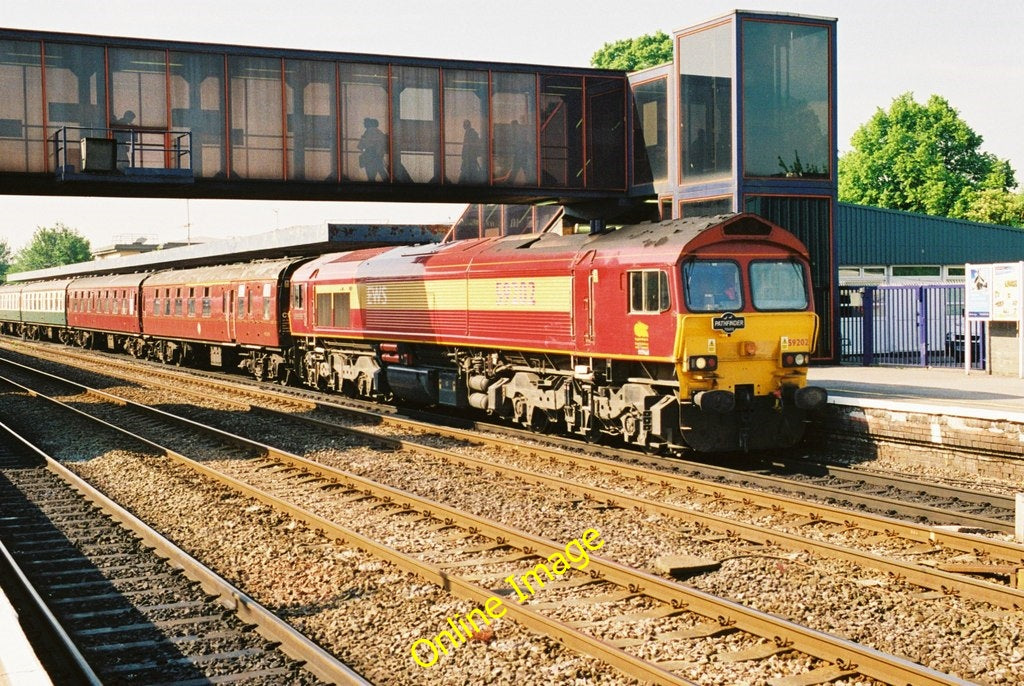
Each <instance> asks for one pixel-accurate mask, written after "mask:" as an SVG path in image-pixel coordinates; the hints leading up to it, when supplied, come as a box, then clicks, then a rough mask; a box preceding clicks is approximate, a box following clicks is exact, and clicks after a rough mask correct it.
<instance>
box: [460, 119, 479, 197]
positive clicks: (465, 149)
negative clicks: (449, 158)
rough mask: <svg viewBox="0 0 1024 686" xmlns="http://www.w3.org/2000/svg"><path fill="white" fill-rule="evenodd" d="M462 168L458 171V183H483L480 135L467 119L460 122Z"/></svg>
mask: <svg viewBox="0 0 1024 686" xmlns="http://www.w3.org/2000/svg"><path fill="white" fill-rule="evenodd" d="M462 128H463V130H464V133H463V135H462V168H461V170H460V171H459V183H479V182H481V181H483V176H484V174H483V169H482V168H481V167H480V157H481V156H482V153H483V150H482V148H481V145H480V134H478V133H477V132H476V129H474V128H473V125H472V124H471V123H470V121H469V120H468V119H466V120H464V121H463V122H462Z"/></svg>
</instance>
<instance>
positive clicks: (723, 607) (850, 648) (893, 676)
mask: <svg viewBox="0 0 1024 686" xmlns="http://www.w3.org/2000/svg"><path fill="white" fill-rule="evenodd" d="M41 374H43V375H45V376H50V377H53V375H51V374H48V373H46V372H41ZM60 381H61V382H63V383H66V384H70V385H72V386H77V387H80V388H82V389H83V390H90V391H95V392H97V393H100V394H102V395H104V396H109V395H112V394H108V393H106V392H104V391H97V389H89V388H88V387H86V386H84V385H82V384H78V383H75V382H72V381H68V380H63V379H60ZM36 395H39V396H40V397H45V398H47V399H49V400H50V401H51V402H54V403H56V404H59V405H62V406H64V407H68V406H67V405H65V404H64V403H61V402H60V401H58V400H56V399H53V398H49V397H48V396H45V395H42V394H38V393H36ZM114 398H116V402H119V403H124V404H126V405H131V406H133V407H134V408H136V409H140V410H144V411H148V412H151V413H154V414H158V415H161V416H162V417H163V418H164V419H165V420H167V421H173V422H176V423H179V424H184V425H186V426H189V427H190V428H193V429H196V430H200V431H203V432H205V433H208V434H213V435H216V436H218V437H219V438H220V439H221V440H225V441H229V442H232V443H235V444H237V445H246V446H248V447H250V448H252V449H254V450H256V451H257V452H259V453H260V454H262V455H264V456H266V457H267V458H269V459H274V460H279V461H282V462H284V463H286V464H291V465H296V466H301V467H302V468H303V469H304V471H306V472H309V473H310V474H312V475H315V476H319V477H320V478H322V479H324V480H326V481H329V482H331V483H335V484H340V483H341V482H343V481H344V482H346V483H347V485H348V487H349V488H351V489H353V490H361V491H362V492H364V493H366V494H368V495H372V496H373V497H375V498H378V499H380V500H382V501H384V502H389V503H395V504H398V505H399V506H400V507H401V508H402V509H406V510H414V511H415V510H419V511H421V512H422V513H423V515H424V516H425V517H430V518H433V519H439V520H442V521H445V522H446V523H447V522H453V523H456V522H460V523H461V524H460V527H461V528H463V529H465V530H467V531H469V532H472V533H478V534H483V535H484V536H487V537H489V538H492V539H494V540H495V541H496V542H498V543H501V544H508V545H513V546H515V547H518V548H521V549H523V550H524V552H529V553H532V554H537V555H539V556H541V557H548V556H549V555H553V554H555V553H560V552H561V551H562V546H561V544H558V543H555V542H553V541H549V540H547V539H544V538H541V537H539V536H535V535H533V534H530V533H527V532H524V531H521V530H518V529H515V528H514V527H509V526H506V525H504V524H501V523H499V522H496V521H493V520H490V519H487V518H484V517H479V516H475V515H471V514H468V513H465V512H463V511H460V510H457V509H455V508H452V507H450V506H447V505H444V504H442V503H437V502H435V501H431V500H428V499H425V498H421V497H419V496H416V495H414V494H412V493H409V492H406V491H402V490H400V489H396V488H392V487H390V486H385V485H382V484H378V483H376V482H373V481H370V480H368V479H364V478H362V477H359V476H357V475H355V474H351V473H348V472H345V471H343V470H338V469H334V468H331V467H327V466H325V465H322V464H319V463H316V462H313V461H311V460H308V459H306V458H303V457H301V456H298V455H294V454H291V453H288V452H286V451H281V450H278V449H276V448H273V447H271V446H268V445H265V444H262V443H258V442H256V441H250V440H248V439H245V438H243V437H241V436H236V435H233V434H230V433H228V432H225V431H222V430H220V429H216V428H214V427H209V426H205V425H203V424H200V423H198V422H194V421H192V420H189V419H186V418H183V417H178V416H177V415H174V414H171V413H168V412H165V411H163V410H159V409H156V408H152V407H148V406H146V405H141V404H139V403H135V402H132V401H128V400H125V399H123V398H117V396H114ZM69 409H71V410H73V411H75V412H79V413H81V414H83V415H84V416H86V417H89V418H90V419H91V420H92V421H95V422H98V423H100V424H102V425H105V426H108V427H110V428H112V429H114V430H116V431H118V432H120V433H122V434H124V435H126V436H130V437H132V438H133V439H135V440H138V441H141V442H143V443H144V444H147V445H149V446H150V447H152V448H153V449H155V450H157V451H159V452H161V453H163V454H165V455H167V456H168V457H171V458H172V459H175V460H177V461H180V462H182V463H183V464H186V465H188V466H189V467H190V468H193V469H195V470H197V471H199V472H201V473H203V474H206V475H207V476H209V477H211V478H214V479H217V480H218V481H220V482H222V483H224V484H226V485H230V486H231V487H232V488H234V489H236V490H238V491H239V492H242V493H244V494H245V495H248V496H250V497H253V498H256V499H258V500H260V501H261V502H265V503H267V504H268V505H272V506H274V507H282V508H284V511H286V512H288V513H289V514H290V515H291V516H294V517H296V518H297V519H299V520H300V521H303V522H305V523H307V524H308V525H309V526H311V527H313V528H315V529H320V530H323V531H325V532H329V533H331V534H332V535H333V536H335V537H337V538H339V539H341V540H343V541H344V540H355V541H357V542H358V543H357V545H358V544H364V543H365V544H366V545H370V544H371V543H372V541H369V540H368V539H366V538H365V537H362V536H360V535H359V534H357V533H356V532H354V531H351V530H349V529H347V528H345V527H341V526H339V525H337V524H336V523H334V522H331V521H330V520H327V519H324V518H322V517H319V516H318V515H315V514H313V513H311V512H308V511H305V510H303V509H302V508H299V507H297V506H294V505H292V504H290V503H286V502H285V501H283V500H280V499H278V498H276V497H275V496H272V495H270V494H267V493H264V492H262V491H260V490H259V489H256V488H254V487H251V486H248V485H247V484H244V483H242V482H240V481H238V480H236V479H234V478H233V477H230V476H228V475H225V474H221V473H220V472H218V471H216V470H214V469H212V468H210V467H208V466H206V465H203V464H201V463H199V462H197V461H195V460H192V459H191V458H188V457H186V456H184V455H181V454H180V453H177V452H175V451H173V450H170V449H169V448H165V447H163V446H160V445H159V444H156V443H154V442H152V441H149V440H148V439H146V438H144V437H142V436H138V435H137V434H134V433H132V432H130V431H127V430H125V429H121V428H120V427H117V426H115V425H112V424H110V423H108V422H105V421H103V420H99V419H97V418H95V417H92V416H91V415H88V414H87V413H84V412H81V411H79V410H77V409H76V408H69ZM373 545H374V546H375V547H376V546H378V545H379V544H373ZM382 554H383V550H382ZM390 554H391V555H393V556H394V557H393V558H389V559H393V561H395V562H396V563H408V562H412V563H413V564H414V567H415V569H413V568H409V569H410V571H416V573H418V574H420V573H421V572H420V571H417V570H423V571H424V572H429V573H430V576H428V577H425V578H428V579H429V580H430V581H432V582H434V583H440V584H441V585H442V587H443V588H452V587H459V588H462V585H461V584H459V583H457V577H453V576H452V575H450V574H448V573H447V572H444V571H443V570H442V569H441V568H440V567H437V566H435V565H431V564H429V563H426V562H423V561H420V560H417V559H416V558H412V557H411V556H408V555H405V554H404V553H401V552H399V551H394V550H392V551H391V553H390ZM406 558H408V559H406ZM591 564H592V565H593V571H592V574H595V573H596V574H597V575H599V576H600V578H601V579H602V580H605V581H609V582H611V583H614V584H617V585H619V586H622V587H624V588H628V589H630V590H631V591H633V592H635V593H642V594H644V595H646V596H649V597H651V598H654V599H656V600H659V601H661V602H663V603H665V604H667V605H669V606H670V607H673V608H677V609H686V610H689V611H692V612H695V613H697V614H700V615H703V616H704V617H708V618H710V619H712V620H714V621H717V622H719V623H720V624H722V625H724V626H732V627H735V628H737V629H740V630H744V631H747V632H748V633H751V634H753V635H756V636H760V637H763V638H768V639H770V640H772V639H775V637H781V640H782V641H783V642H787V641H788V644H789V645H790V646H791V647H792V649H794V650H798V651H800V652H803V653H805V654H807V655H811V656H814V657H817V658H819V659H821V660H824V661H826V662H830V663H833V664H835V665H838V666H839V667H840V668H842V669H843V670H849V671H856V672H857V673H860V674H863V675H864V676H868V677H871V678H874V679H878V680H880V681H885V682H887V683H893V684H902V683H907V684H911V683H912V684H919V685H921V686H930V685H933V684H934V685H939V684H967V683H969V682H966V681H963V680H961V679H959V678H957V677H954V676H952V675H948V674H943V673H941V672H938V671H936V670H933V669H931V668H928V667H924V666H922V665H920V664H917V663H914V662H911V661H909V660H906V659H904V658H901V657H898V656H894V655H888V654H886V653H883V652H881V651H878V650H876V649H874V648H870V647H868V646H864V645H861V644H858V643H855V642H853V641H849V640H847V639H843V638H839V637H836V636H832V635H829V634H826V633H823V632H820V631H817V630H814V629H810V628H808V627H804V626H801V625H799V624H795V623H793V622H790V621H788V620H785V619H782V618H780V617H777V616H775V615H771V614H768V613H764V612H760V611H758V610H755V609H753V608H749V607H746V606H743V605H741V604H739V603H735V602H732V601H729V600H726V599H723V598H718V597H716V596H713V595H711V594H708V593H704V592H702V591H699V590H697V589H694V588H692V587H687V586H683V585H680V584H677V583H675V582H672V581H668V580H665V579H662V578H661V577H658V576H655V575H653V574H649V573H647V572H642V571H639V570H634V569H631V568H629V567H627V566H625V565H622V564H620V563H617V562H614V561H611V560H608V559H605V558H600V557H596V556H595V557H591ZM463 583H466V584H468V585H470V586H475V584H470V582H463ZM469 590H470V589H469V588H468V587H467V588H466V589H465V591H466V592H469ZM481 594H483V595H481ZM491 595H493V593H492V592H491V591H490V590H488V589H483V588H481V587H477V591H476V593H475V594H473V596H472V598H471V599H474V600H477V601H478V602H480V601H482V600H483V599H485V598H486V597H489V596H491ZM505 607H506V608H508V609H509V610H510V611H512V610H513V609H516V610H517V612H516V613H515V614H517V615H518V613H519V612H525V613H527V614H523V615H522V616H523V617H524V622H525V621H529V622H531V624H530V625H529V626H537V625H538V624H537V623H543V624H547V623H556V622H554V620H551V619H550V618H547V617H544V616H543V615H539V614H538V615H537V616H536V617H529V614H537V613H535V612H534V611H528V610H526V608H524V607H518V608H516V606H513V605H507V606H505ZM567 629H568V631H565V632H563V633H564V636H565V639H564V640H565V641H566V642H567V644H568V641H570V640H573V643H572V645H573V646H576V645H579V646H580V648H578V649H580V650H583V651H584V652H588V654H594V653H592V652H589V651H591V650H593V651H595V652H597V655H595V656H596V657H599V659H602V660H605V661H608V660H609V659H611V660H615V662H611V663H610V664H614V665H616V666H618V665H619V664H622V662H619V661H626V662H628V663H630V669H629V670H628V673H631V674H635V675H637V676H641V677H642V678H646V679H649V680H652V681H654V680H655V678H654V677H656V676H658V675H659V673H663V674H664V676H663V677H662V678H664V679H671V680H669V681H663V682H662V681H659V683H687V682H685V681H682V680H680V679H679V677H677V676H675V675H673V674H671V673H670V672H665V671H664V670H662V669H660V668H658V667H657V666H656V665H651V664H649V663H645V662H644V661H642V660H638V658H635V657H633V656H632V655H629V654H628V653H626V652H625V651H622V650H621V649H619V648H616V647H614V646H611V645H609V644H607V643H605V642H604V641H601V640H600V639H596V638H594V637H591V636H588V635H586V634H583V633H581V632H579V631H577V630H575V629H572V628H567ZM573 635H574V636H575V638H574V637H573ZM606 654H608V655H609V657H608V658H606V657H604V655H606ZM636 663H640V664H636ZM620 669H621V667H620ZM634 669H635V670H638V671H633V670H634Z"/></svg>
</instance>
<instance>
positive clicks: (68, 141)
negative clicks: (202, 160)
mask: <svg viewBox="0 0 1024 686" xmlns="http://www.w3.org/2000/svg"><path fill="white" fill-rule="evenodd" d="M50 143H51V151H52V158H51V163H52V168H53V170H54V172H55V173H56V175H57V177H58V178H59V179H61V180H70V179H74V178H82V177H83V176H87V177H90V178H91V177H92V175H94V174H106V175H114V176H116V175H121V176H126V177H130V176H155V177H161V178H166V177H168V176H171V177H185V178H189V179H191V178H192V176H193V170H192V132H191V131H169V130H168V131H164V130H154V129H132V128H119V127H108V128H98V127H84V126H62V127H61V128H59V129H57V131H55V132H54V133H53V135H52V136H51V137H50ZM87 155H88V157H87ZM90 158H91V159H90Z"/></svg>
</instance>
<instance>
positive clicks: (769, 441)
mask: <svg viewBox="0 0 1024 686" xmlns="http://www.w3.org/2000/svg"><path fill="white" fill-rule="evenodd" d="M808 284H809V278H808V268H807V253H806V249H805V248H804V247H803V246H802V245H801V244H800V242H799V241H798V240H797V239H796V238H794V237H793V236H792V235H791V234H789V233H788V232H786V231H784V230H783V229H781V228H780V227H778V226H775V225H773V224H771V223H769V222H767V221H765V220H763V219H761V218H759V217H756V216H754V215H735V216H732V217H729V218H725V219H723V218H714V219H699V220H697V219H691V220H679V221H672V222H664V223H659V224H639V225H635V226H628V227H625V228H622V229H619V230H617V231H613V232H609V233H602V234H598V235H568V236H563V235H559V234H539V235H536V234H531V235H523V236H514V237H506V238H500V239H481V240H470V241H459V242H455V243H446V244H440V245H428V246H417V247H408V248H394V249H386V250H366V251H356V252H350V253H342V254H336V255H325V256H323V257H321V258H319V259H316V260H313V261H311V262H308V263H306V264H303V265H302V266H300V267H299V268H298V269H297V270H296V271H295V272H294V274H293V275H292V277H291V300H290V307H289V311H288V317H289V320H290V322H291V332H292V338H293V345H294V346H295V351H296V358H295V363H296V364H297V368H298V371H299V373H300V374H301V376H302V379H303V381H304V382H305V383H307V384H310V385H313V386H319V387H328V388H333V389H336V390H342V391H346V392H349V393H352V394H356V395H364V396H373V395H382V394H384V395H391V396H394V397H396V398H399V399H404V400H407V401H413V402H419V403H425V404H436V405H446V406H452V407H472V408H477V409H480V410H484V411H486V412H489V413H491V414H495V415H498V416H501V417H504V418H506V419H509V420H511V421H514V422H517V423H519V424H522V425H524V426H527V427H530V428H532V429H535V430H549V429H550V428H551V427H558V428H559V429H561V430H564V431H566V432H568V433H572V434H578V435H583V436H587V437H597V436H600V435H610V436H618V437H621V439H622V440H624V441H625V442H627V443H631V444H635V445H641V446H647V447H666V448H675V447H683V446H689V447H691V448H693V449H696V450H700V451H716V450H732V449H759V448H769V447H779V446H788V445H792V444H793V443H795V442H796V441H798V440H799V439H800V437H801V436H802V434H803V423H804V416H805V413H806V411H807V410H809V409H813V408H815V407H818V406H820V405H821V404H823V403H824V402H825V392H824V391H823V390H822V389H819V388H814V387H807V386H806V371H807V364H808V362H809V358H810V354H811V352H812V349H813V346H814V342H815V339H816V335H817V328H818V320H817V317H816V316H815V314H814V313H813V311H812V306H811V298H810V291H809V288H808Z"/></svg>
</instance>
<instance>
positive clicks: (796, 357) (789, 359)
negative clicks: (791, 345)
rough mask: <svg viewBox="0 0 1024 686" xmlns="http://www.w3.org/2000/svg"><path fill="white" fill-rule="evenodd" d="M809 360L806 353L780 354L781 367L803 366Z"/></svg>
mask: <svg viewBox="0 0 1024 686" xmlns="http://www.w3.org/2000/svg"><path fill="white" fill-rule="evenodd" d="M809 361H810V355H808V354H807V353H783V354H782V366H783V367H804V366H806V365H807V363H808V362H809Z"/></svg>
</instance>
